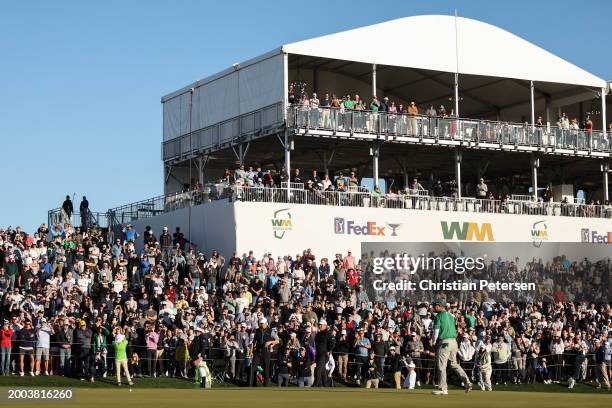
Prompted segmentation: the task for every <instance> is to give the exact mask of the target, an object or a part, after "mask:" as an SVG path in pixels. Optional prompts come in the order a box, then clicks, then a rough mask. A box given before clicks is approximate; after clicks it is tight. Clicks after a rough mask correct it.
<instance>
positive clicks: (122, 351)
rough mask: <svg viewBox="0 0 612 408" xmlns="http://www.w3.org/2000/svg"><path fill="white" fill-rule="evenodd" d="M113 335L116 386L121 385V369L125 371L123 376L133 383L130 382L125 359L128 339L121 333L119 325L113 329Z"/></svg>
mask: <svg viewBox="0 0 612 408" xmlns="http://www.w3.org/2000/svg"><path fill="white" fill-rule="evenodd" d="M113 334H114V336H115V340H114V341H113V347H114V348H115V373H116V374H117V386H121V369H123V371H124V373H125V377H126V378H127V381H128V384H129V385H134V383H133V382H132V378H131V377H130V372H129V370H128V363H127V361H128V359H127V353H126V349H127V345H128V341H127V339H126V338H125V335H124V334H123V329H122V328H121V327H115V330H114V331H113Z"/></svg>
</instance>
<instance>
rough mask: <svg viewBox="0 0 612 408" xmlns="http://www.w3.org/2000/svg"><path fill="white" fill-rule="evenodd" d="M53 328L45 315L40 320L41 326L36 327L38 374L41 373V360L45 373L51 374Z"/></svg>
mask: <svg viewBox="0 0 612 408" xmlns="http://www.w3.org/2000/svg"><path fill="white" fill-rule="evenodd" d="M52 334H53V328H52V327H51V326H50V325H49V324H48V323H47V319H45V318H44V317H43V318H42V319H41V320H40V326H38V327H37V328H36V335H37V336H36V337H38V340H37V342H36V375H39V374H40V368H41V364H40V363H41V361H42V363H43V364H42V366H43V369H44V373H45V375H49V371H48V368H49V367H48V366H49V347H50V346H51V335H52Z"/></svg>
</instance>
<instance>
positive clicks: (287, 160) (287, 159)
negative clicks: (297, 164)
mask: <svg viewBox="0 0 612 408" xmlns="http://www.w3.org/2000/svg"><path fill="white" fill-rule="evenodd" d="M290 144H291V141H290V140H289V132H288V131H286V130H285V143H284V144H283V148H284V149H285V171H286V172H287V198H289V194H291V187H290V186H291V145H290Z"/></svg>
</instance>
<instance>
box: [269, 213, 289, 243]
mask: <svg viewBox="0 0 612 408" xmlns="http://www.w3.org/2000/svg"><path fill="white" fill-rule="evenodd" d="M271 221H272V231H273V233H274V238H276V239H283V237H284V236H285V233H286V232H287V231H291V230H292V229H293V220H292V219H291V213H290V212H289V208H283V209H280V210H277V211H274V218H272V219H271Z"/></svg>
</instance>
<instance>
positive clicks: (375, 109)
mask: <svg viewBox="0 0 612 408" xmlns="http://www.w3.org/2000/svg"><path fill="white" fill-rule="evenodd" d="M306 86H307V84H305V83H300V84H297V83H290V84H289V94H288V102H289V104H290V105H292V106H295V107H298V108H300V109H305V110H309V111H313V110H316V111H317V112H315V115H314V117H313V118H310V119H311V122H312V124H313V126H315V127H316V125H315V124H319V123H320V124H321V126H323V127H329V126H330V124H331V123H332V121H333V118H332V116H333V115H334V112H333V111H335V110H337V112H336V115H337V114H338V113H340V112H344V111H351V112H369V113H374V114H376V113H387V114H390V115H404V116H406V117H408V120H407V121H405V123H404V126H403V127H404V131H405V132H407V133H408V134H418V132H417V127H418V125H417V120H416V118H417V117H429V118H439V119H440V118H441V119H444V118H454V117H456V115H455V112H454V109H453V108H450V109H447V108H446V106H444V104H441V105H440V106H439V107H438V108H436V107H435V106H434V105H433V104H432V103H428V104H426V105H425V106H421V105H420V104H419V103H417V102H415V101H414V100H412V101H410V102H408V103H407V104H406V105H404V104H403V103H402V102H401V101H397V102H396V101H394V100H392V99H391V98H389V97H388V96H385V97H383V98H382V99H379V98H378V97H377V96H376V95H373V96H372V97H371V99H370V100H369V101H366V100H365V99H364V98H362V97H361V96H360V95H358V94H353V95H351V94H350V93H346V94H336V93H331V94H330V93H325V94H323V95H322V97H319V94H318V93H317V92H312V94H311V95H309V94H308V92H307V91H306ZM330 111H332V112H331V113H330ZM411 118H412V119H411ZM360 120H363V122H364V123H362V124H361V123H354V124H353V125H354V126H356V127H358V128H366V129H367V130H368V131H371V130H372V129H373V128H374V127H375V121H374V117H371V118H370V117H365V116H364V117H363V118H360ZM366 122H367V123H366ZM526 125H527V126H529V125H530V124H529V123H526ZM554 125H555V126H556V127H557V128H558V129H560V130H566V131H570V130H576V131H577V130H582V131H584V132H587V133H590V132H592V131H593V121H592V119H591V116H590V115H589V114H587V115H585V117H584V118H582V119H581V120H579V119H578V118H577V117H573V118H571V119H570V117H569V116H568V115H567V114H566V113H565V112H562V113H561V114H560V116H559V117H558V118H557V121H556V123H554ZM535 126H536V127H539V128H544V127H546V126H547V124H546V123H544V119H543V118H542V116H537V117H536V118H535ZM454 130H456V128H455V129H454ZM454 130H453V129H450V128H449V129H448V131H449V132H450V133H454ZM401 133H404V132H401ZM607 133H609V134H611V135H612V123H609V124H608V128H607ZM483 134H484V133H483Z"/></svg>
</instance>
